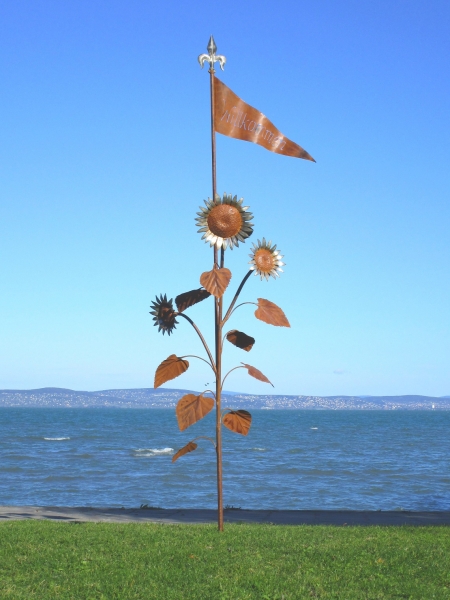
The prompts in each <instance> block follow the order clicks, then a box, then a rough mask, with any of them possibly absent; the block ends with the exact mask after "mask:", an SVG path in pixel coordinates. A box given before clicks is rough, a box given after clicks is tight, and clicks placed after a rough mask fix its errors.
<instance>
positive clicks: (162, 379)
mask: <svg viewBox="0 0 450 600" xmlns="http://www.w3.org/2000/svg"><path fill="white" fill-rule="evenodd" d="M188 368H189V362H188V361H187V360H184V359H183V358H179V357H178V356H176V355H175V354H171V355H170V356H169V357H168V358H166V360H163V361H162V363H161V364H160V365H159V367H158V368H157V369H156V372H155V383H154V387H155V388H157V387H159V386H160V385H162V384H163V383H166V381H169V380H170V379H175V377H178V375H181V374H182V373H184V372H185V371H187V370H188Z"/></svg>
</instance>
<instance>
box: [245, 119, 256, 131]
mask: <svg viewBox="0 0 450 600" xmlns="http://www.w3.org/2000/svg"><path fill="white" fill-rule="evenodd" d="M252 123H253V127H252V128H251V129H250V125H251V124H252ZM255 125H256V123H255V121H250V123H249V124H248V125H247V131H253V130H254V129H255Z"/></svg>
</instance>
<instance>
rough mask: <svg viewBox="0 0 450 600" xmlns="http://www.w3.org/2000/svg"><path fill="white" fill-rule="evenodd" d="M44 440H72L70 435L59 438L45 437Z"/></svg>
mask: <svg viewBox="0 0 450 600" xmlns="http://www.w3.org/2000/svg"><path fill="white" fill-rule="evenodd" d="M44 440H47V441H49V442H62V441H63V440H70V437H59V438H46V437H45V438H44Z"/></svg>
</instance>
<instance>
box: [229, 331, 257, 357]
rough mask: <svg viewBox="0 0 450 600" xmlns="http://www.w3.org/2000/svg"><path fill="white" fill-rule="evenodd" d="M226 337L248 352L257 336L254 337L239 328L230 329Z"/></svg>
mask: <svg viewBox="0 0 450 600" xmlns="http://www.w3.org/2000/svg"><path fill="white" fill-rule="evenodd" d="M226 338H227V340H228V341H229V342H231V343H232V344H234V345H235V346H237V347H238V348H241V349H242V350H246V351H247V352H249V351H250V350H251V349H252V348H253V344H254V343H255V338H252V337H250V336H249V335H247V334H246V333H243V332H242V331H238V330H237V329H233V330H232V331H229V332H228V333H227V335H226Z"/></svg>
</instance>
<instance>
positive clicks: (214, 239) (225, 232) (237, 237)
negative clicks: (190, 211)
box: [195, 194, 253, 250]
mask: <svg viewBox="0 0 450 600" xmlns="http://www.w3.org/2000/svg"><path fill="white" fill-rule="evenodd" d="M243 202H244V199H243V198H241V199H240V200H238V199H237V196H234V198H233V197H232V196H231V194H228V196H227V194H224V195H223V199H221V198H220V196H219V195H218V194H217V195H216V197H215V199H214V200H211V199H210V198H208V200H205V205H206V206H205V208H204V207H202V206H201V207H200V212H198V213H197V214H198V215H199V216H198V217H197V218H196V219H195V221H196V223H197V226H198V227H200V229H199V230H198V232H199V233H203V235H202V240H205V242H209V244H210V245H211V246H214V245H215V246H217V248H221V247H223V248H226V247H227V246H229V247H230V249H231V250H232V249H233V246H238V245H239V242H244V241H245V240H246V239H247V238H248V237H249V236H250V235H251V234H252V233H253V223H250V221H251V219H253V215H252V213H250V212H247V209H248V208H249V207H248V206H242V204H243Z"/></svg>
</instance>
